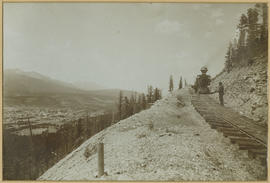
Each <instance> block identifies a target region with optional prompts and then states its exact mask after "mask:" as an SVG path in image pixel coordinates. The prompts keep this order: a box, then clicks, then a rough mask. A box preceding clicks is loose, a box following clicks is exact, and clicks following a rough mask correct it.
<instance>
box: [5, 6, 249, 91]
mask: <svg viewBox="0 0 270 183" xmlns="http://www.w3.org/2000/svg"><path fill="white" fill-rule="evenodd" d="M253 6H254V4H240V3H238V4H230V3H226V4H220V3H214V4H210V3H208V4H205V3H200V4H199V3H197V4H196V3H4V12H3V31H4V46H3V51H4V53H3V56H4V57H3V58H4V59H3V60H4V64H3V67H4V69H14V68H16V69H21V70H23V71H34V72H38V73H40V74H44V75H46V76H49V77H51V78H53V79H58V80H61V81H66V82H70V83H73V82H78V81H80V82H95V83H97V84H99V85H101V86H104V87H106V88H119V89H128V90H135V91H146V87H147V85H153V87H158V88H161V89H162V91H164V92H166V91H167V90H168V86H169V84H168V83H169V77H170V75H173V78H174V85H175V87H177V85H178V83H179V78H180V76H182V77H183V79H186V80H187V82H188V83H193V82H194V80H195V78H196V75H198V74H200V68H201V67H202V66H207V67H208V70H209V71H208V74H210V75H211V76H212V77H214V76H215V75H216V74H218V73H219V72H220V71H221V70H222V69H223V66H224V57H225V53H226V51H227V50H226V49H227V47H228V44H229V42H230V41H231V40H232V39H233V37H234V36H235V32H236V26H237V24H238V23H239V18H240V16H241V14H242V13H246V11H247V9H248V8H250V7H253Z"/></svg>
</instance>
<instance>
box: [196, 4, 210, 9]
mask: <svg viewBox="0 0 270 183" xmlns="http://www.w3.org/2000/svg"><path fill="white" fill-rule="evenodd" d="M210 7H211V5H210V4H193V5H192V8H193V9H194V10H199V9H202V8H210Z"/></svg>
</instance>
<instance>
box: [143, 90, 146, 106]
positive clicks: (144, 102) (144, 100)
mask: <svg viewBox="0 0 270 183" xmlns="http://www.w3.org/2000/svg"><path fill="white" fill-rule="evenodd" d="M142 108H143V109H146V99H145V94H144V93H143V94H142Z"/></svg>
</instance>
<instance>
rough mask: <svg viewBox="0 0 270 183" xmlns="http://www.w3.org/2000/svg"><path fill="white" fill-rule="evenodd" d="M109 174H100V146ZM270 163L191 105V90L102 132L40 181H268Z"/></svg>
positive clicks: (156, 104) (163, 100)
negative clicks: (245, 148) (252, 155)
mask: <svg viewBox="0 0 270 183" xmlns="http://www.w3.org/2000/svg"><path fill="white" fill-rule="evenodd" d="M99 142H103V143H104V161H105V172H106V174H105V175H104V176H102V177H99V178H97V177H96V176H97V174H98V168H97V162H98V160H97V158H98V155H97V151H96V148H95V147H96V145H97V144H98V143H99ZM265 177H266V167H265V166H262V165H261V164H260V161H258V160H256V159H251V158H249V157H248V154H247V152H245V151H240V150H239V149H238V146H237V145H234V144H232V143H230V140H229V139H228V138H225V137H224V136H223V135H222V133H220V132H218V131H216V130H215V129H211V127H210V125H209V124H208V123H206V122H205V120H204V119H203V118H202V117H201V115H200V114H199V113H197V111H196V110H195V109H194V107H193V106H192V105H191V95H190V93H189V89H188V88H184V89H181V90H180V91H179V90H178V91H175V92H173V93H172V94H169V95H168V96H166V97H164V98H163V99H162V100H159V101H157V102H156V103H155V104H154V105H153V106H152V107H151V108H150V109H148V110H144V111H142V112H140V113H137V114H135V115H133V116H131V117H129V118H127V119H125V120H121V121H119V122H118V123H117V124H115V125H113V126H110V127H108V128H107V129H105V130H103V131H101V132H100V133H98V134H96V135H95V136H93V137H91V138H90V139H89V140H87V141H85V142H84V143H83V144H82V145H81V146H80V147H78V148H77V149H76V150H74V151H73V152H72V153H70V154H69V155H67V156H66V157H65V158H64V159H62V160H61V161H59V162H58V163H57V164H56V165H54V166H53V167H52V168H50V169H49V170H48V171H47V172H45V173H44V174H43V175H42V176H41V177H40V178H39V180H141V181H147V180H148V181H151V180H152V181H157V180H159V181H162V180H163V181H189V180H194V181H204V180H207V181H241V180H245V181H248V180H265Z"/></svg>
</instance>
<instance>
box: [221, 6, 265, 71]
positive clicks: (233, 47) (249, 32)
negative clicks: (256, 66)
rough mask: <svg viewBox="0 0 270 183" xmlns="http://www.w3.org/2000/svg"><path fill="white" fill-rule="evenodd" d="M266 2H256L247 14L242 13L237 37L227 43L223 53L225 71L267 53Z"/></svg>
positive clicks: (248, 63)
mask: <svg viewBox="0 0 270 183" xmlns="http://www.w3.org/2000/svg"><path fill="white" fill-rule="evenodd" d="M267 16H268V15H267V4H266V3H261V4H256V5H255V7H254V8H249V9H248V10H247V14H242V15H241V18H240V21H239V24H238V26H237V28H238V31H239V32H238V33H239V35H238V39H236V38H235V39H234V41H233V42H230V43H229V46H228V50H227V52H226V55H225V71H227V72H230V71H231V70H232V68H234V67H238V66H240V67H241V66H244V65H250V64H252V62H253V58H254V57H256V56H257V55H260V54H267V49H268V45H267V44H268V42H267V39H268V23H267Z"/></svg>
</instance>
